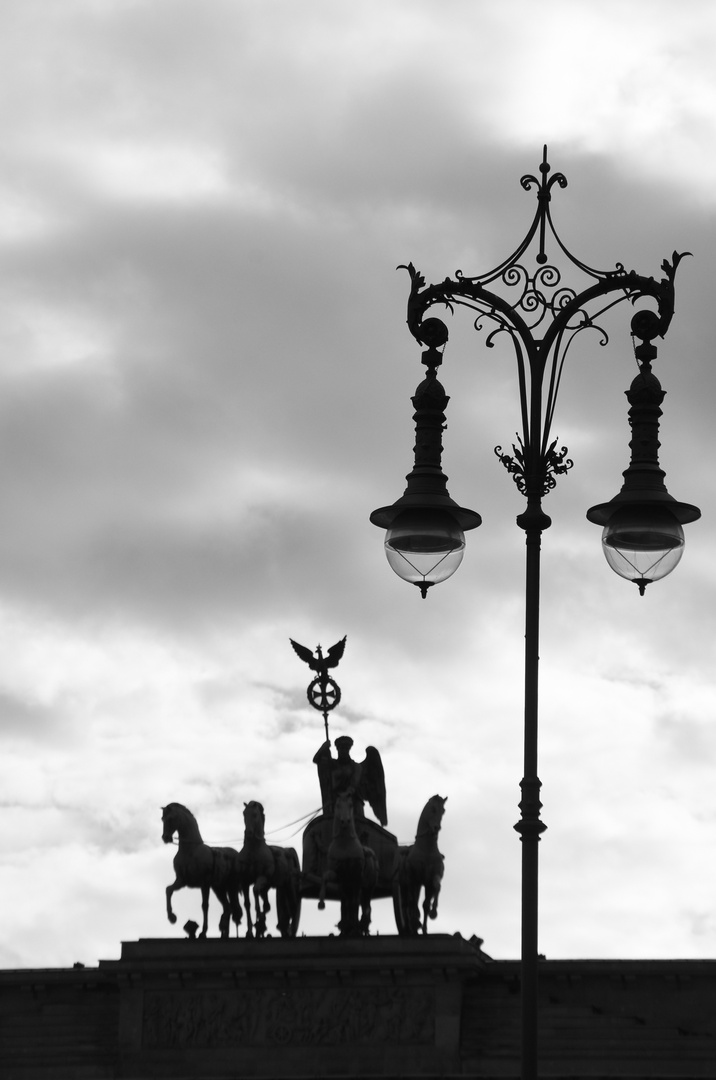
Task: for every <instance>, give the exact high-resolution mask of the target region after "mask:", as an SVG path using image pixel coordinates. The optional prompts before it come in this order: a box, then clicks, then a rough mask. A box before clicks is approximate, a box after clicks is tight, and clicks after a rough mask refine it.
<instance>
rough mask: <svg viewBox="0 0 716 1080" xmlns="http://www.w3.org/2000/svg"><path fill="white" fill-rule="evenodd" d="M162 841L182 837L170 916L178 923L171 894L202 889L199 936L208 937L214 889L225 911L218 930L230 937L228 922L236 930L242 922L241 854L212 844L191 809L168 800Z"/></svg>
mask: <svg viewBox="0 0 716 1080" xmlns="http://www.w3.org/2000/svg"><path fill="white" fill-rule="evenodd" d="M162 824H163V830H162V840H163V841H164V843H165V844H170V843H171V842H172V840H173V839H174V834H175V833H177V834H178V836H179V850H178V851H177V853H176V855H175V856H174V873H175V875H176V880H175V881H174V883H173V884H172V885H167V890H166V893H167V918H168V919H169V922H170V923H175V922H176V921H177V917H176V915H175V914H174V912H173V911H172V895H173V894H174V893H175V892H177V890H179V889H183V888H185V887H188V888H190V889H201V909H202V912H203V915H204V922H203V926H202V930H201V934H200V935H199V936H200V937H206V930H207V925H208V921H209V893H210V892H213V893H214V895H215V896H216V898H217V899H218V901H219V903H220V904H221V908H222V912H221V919H220V921H219V931H220V933H221V936H222V938H227V937H228V936H229V925H230V921H231V919H233V920H234V923H235V924H236V927H237V930H238V926H239V923H240V922H241V916H242V912H241V905H240V903H239V889H240V870H241V866H240V863H239V853H238V852H237V851H234V849H233V848H230V847H209V845H208V844H205V843H204V841H203V840H202V838H201V833H200V832H199V826H198V824H197V821H196V818H195V817H194V815H193V814H192V812H191V810H187V808H186V807H185V806H182V805H181V803H174V802H173V803H169V804H168V806H164V807H162Z"/></svg>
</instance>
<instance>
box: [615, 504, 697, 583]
mask: <svg viewBox="0 0 716 1080" xmlns="http://www.w3.org/2000/svg"><path fill="white" fill-rule="evenodd" d="M602 547H603V549H604V554H605V556H606V559H607V562H608V563H609V565H610V566H611V568H612V570H614V571H615V573H617V574H619V576H620V577H623V578H626V579H627V580H628V581H633V582H634V583H635V584H636V585H638V586H639V593H640V594H641V595H642V596H643V595H644V589H645V588H646V586H647V585H650V584H651V582H652V581H658V580H659V579H660V578H663V577H666V575H667V574H670V573H671V571H672V570H673V569H674V568H675V567H676V565H677V564H678V562H679V560H680V558H681V556H682V554H683V551H684V530H683V529H682V527H681V525H680V524H679V522H678V520H677V519H676V517H675V516H674V514H673V513H672V512H671V511H670V510H668V509H666V507H654V506H644V507H634V506H625V507H623V508H622V509H621V510H617V511H616V512H615V513H614V514H612V516H611V517H610V518H609V520H608V522H607V523H606V525H605V526H604V530H603V532H602Z"/></svg>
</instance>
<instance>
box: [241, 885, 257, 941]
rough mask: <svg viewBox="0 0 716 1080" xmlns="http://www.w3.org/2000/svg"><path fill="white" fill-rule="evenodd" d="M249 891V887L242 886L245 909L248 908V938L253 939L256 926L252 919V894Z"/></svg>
mask: <svg viewBox="0 0 716 1080" xmlns="http://www.w3.org/2000/svg"><path fill="white" fill-rule="evenodd" d="M249 889H250V886H249V885H242V887H241V890H242V892H243V894H244V907H245V908H246V936H247V938H252V937H253V936H254V924H253V922H252V919H251V894H250V892H249Z"/></svg>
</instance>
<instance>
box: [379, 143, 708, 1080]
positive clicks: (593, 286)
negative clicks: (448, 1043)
mask: <svg viewBox="0 0 716 1080" xmlns="http://www.w3.org/2000/svg"><path fill="white" fill-rule="evenodd" d="M550 172H551V168H550V165H549V164H548V162H547V147H545V148H544V156H543V160H542V163H541V165H540V167H539V173H540V176H539V178H538V177H536V176H532V175H527V176H523V177H522V179H521V181H520V183H521V184H522V187H523V188H524V189H525V190H526V191H529V190H530V189H532V188H533V187H536V189H537V211H536V213H535V216H534V220H533V221H532V225H531V226H530V229H529V231H528V233H527V235H526V236H525V238H524V240H523V241H522V243H521V244H520V245H519V247H518V248H517V250H516V251H515V252H514V253H513V254H512V255H510V256H509V258H507V259H505V261H504V262H502V263H500V265H499V266H497V267H496V268H495V269H493V270H491V271H489V272H488V273H486V274H481V275H479V276H477V277H465V276H464V275H463V274H462V272H461V271H457V272H456V276H455V278H454V279H451V278H446V279H445V280H444V281H443V282H441V283H440V284H438V285H427V286H426V284H425V279H424V277H423V276H422V274H420V273H419V272H418V271H417V270H416V269H415V267H414V266H413V265H412V263H410V264H408V266H406V267H405V269H407V270H408V272H409V274H410V278H411V290H410V296H409V299H408V327H409V329H410V332H411V333H412V334H413V337H415V338H416V340H417V341H418V342H419V343H420V344H421V345H423V346H425V351H424V352H423V354H422V362H423V364H424V365H425V367H426V369H427V371H426V375H425V378H424V379H423V381H422V382H421V383H420V385H419V386H418V388H417V390H416V391H415V395H414V397H413V399H412V401H413V406H414V409H415V416H414V419H415V464H414V466H413V469H412V470H411V472H410V473H409V474H408V476H407V477H406V479H407V487H406V489H405V492H404V494H403V495H402V496H401V497H400V498H399V499H398V500H397V501H396V502H394V503H393V504H392V505H391V506H383V507H381V508H380V509H378V510H375V511H373V513H372V514H371V516H370V520H371V521H372V522H373V524H374V525H378V526H379V527H380V528H383V529H385V530H386V536H385V550H386V554H387V556H388V561H389V563H390V565H391V567H392V568H393V570H395V572H396V573H397V574H398V575H399V576H400V577H402V578H404V579H405V580H406V581H409V582H412V583H413V584H415V585H417V586H418V588H419V589H420V591H421V594H422V596H423V598H425V596H426V595H427V591H428V589H429V588H430V587H431V586H433V585H435V584H437V583H438V582H440V581H444V580H445V579H446V578H448V577H450V575H451V574H453V573H454V572H455V570H456V569H457V568H458V566H459V565H460V562H461V561H462V555H463V550H464V547H465V532H466V531H468V530H470V529H474V528H477V526H478V525H480V523H481V520H482V519H481V518H480V515H479V514H478V513H476V512H475V511H474V510H468V509H465V508H464V507H462V506H459V505H458V504H457V503H456V502H455V501H454V500H453V499H452V498H451V497H450V495H449V493H448V490H447V477H446V476H445V474H444V473H443V471H442V465H441V458H442V432H443V430H444V428H445V408H446V406H447V403H448V400H449V399H448V397H447V395H446V394H445V391H444V389H443V387H442V385H441V384H440V382H439V381H438V378H437V369H438V368H439V366H440V364H441V363H442V359H443V356H442V350H443V348H444V346H445V344H446V342H447V340H448V330H447V327H446V326H445V324H444V323H443V322H442V321H441V320H440V319H437V318H434V317H428V318H426V317H425V315H426V312H428V311H429V310H430V308H432V307H433V305H435V304H441V305H443V306H444V307H446V308H448V309H449V311H450V312H451V313H452V312H454V309H455V307H456V306H461V307H466V308H469V309H471V310H472V311H473V312H476V313H477V314H476V316H475V318H474V325H475V328H476V329H478V330H481V329H483V328H484V327H488V328H489V333H488V334H487V337H486V341H485V344H486V345H487V346H488V347H492V345H493V344H494V340H495V338H496V337H497V335H498V334H501V333H506V334H507V335H508V336H509V338H510V340H511V342H512V345H513V347H514V350H515V357H516V361H517V375H518V387H519V400H520V409H521V420H522V433H521V435H520V434H518V436H517V445H513V447H512V454H508V453H504V452H503V449H502V447H501V446H498V447H496V448H495V453H496V454H497V456H498V457H499V459H500V461H501V462H502V464H503V465H504V466H505V468H506V469H507V471H508V472H509V473H510V474H511V475H512V478H513V480H514V482H515V483H516V485H517V487H518V489H519V491H520V492H521V493H522V495H524V497H525V499H526V502H527V505H526V508H525V510H524V512H523V513H521V514H520V515H519V516H518V518H517V524H518V525H519V527H520V528H521V529H523V530H524V532H525V539H526V592H525V727H524V776H523V779H522V781H521V785H520V787H521V790H522V800H521V802H520V810H521V818H520V821H519V822H518V823H517V825H515V829H516V830H517V831H518V832H519V834H520V839H521V841H522V958H521V973H522V1048H521V1053H522V1076H523V1078H524V1080H528V1078H533V1077H536V1076H537V1060H538V1059H537V968H538V948H537V924H538V893H537V883H538V844H539V839H540V834H541V833H542V832H543V831H544V830H545V828H546V826H545V824H544V823H543V822H542V821H541V819H540V809H541V806H542V804H541V802H540V787H541V785H540V781H539V778H538V775H537V728H538V685H539V680H538V665H539V588H540V550H541V537H542V533H543V531H544V530H545V529H547V528H549V526H550V525H551V520H550V518H549V517H548V516H547V514H546V513H545V512H544V510H543V509H542V500H543V498H544V497H545V496H546V495H547V494H548V493H549V492H550V491H551V490H552V488H554V487H555V485H556V481H557V477H558V476H559V475H561V474H563V473H566V472H567V471H568V470H569V469H570V468H571V467H572V461H571V460H570V459H569V458H568V457H567V448H566V447H560V448H558V446H557V440H556V439H554V440H552V439H551V430H552V420H553V417H554V411H555V406H556V401H557V394H558V391H559V386H560V381H561V376H562V370H563V366H564V362H565V359H566V356H567V352H568V350H569V347H570V345H571V343H572V341H573V339H574V338H575V337H576V335H577V334H579V333H581V332H582V331H584V330H592V329H594V330H597V331H598V332H599V334H600V335H601V344H606V341H607V340H608V339H607V334H606V333H605V331H604V330H603V328H602V327H600V326H598V325H597V323H596V321H595V320H597V319H599V318H600V317H601V316H602V315H603V314H604V313H605V312H606V311H608V310H609V309H610V308H612V307H614V306H615V305H617V304H619V303H621V302H622V301H624V300H628V301H630V302H631V303H632V304H636V302H637V301H642V300H645V299H649V300H651V304H652V306H651V307H647V308H641V309H640V310H638V311H637V312H636V314H635V315H634V317H633V318H632V320H631V330H632V336H633V338H634V342H635V348H634V353H635V356H636V361H637V365H638V368H639V370H638V374H637V376H636V378H635V379H634V381H633V382H632V384H631V387H630V388H629V390H628V391H627V392H626V396H627V399H628V401H629V404H630V406H631V408H630V410H629V423H630V426H631V433H632V437H631V442H630V447H631V452H632V457H631V463H630V465H629V467H628V468H627V469H626V470H625V472H624V484H623V486H622V488H621V491H620V492H619V493H618V494H617V495H616V496H615V497H614V498H613V499H611V501H609V502H606V503H601V504H599V505H597V506H593V507H592V508H591V509H590V510H588V512H587V517H588V519H589V520H590V521H593V522H594V523H595V524H598V525H602V526H603V532H602V546H603V550H604V553H605V555H606V558H607V561H608V563H609V565H610V566H611V567H612V569H613V570H615V571H616V572H617V573H618V574H620V575H621V576H622V577H625V578H627V579H628V580H631V581H633V582H635V584H636V585H637V586H638V588H639V592H640V593H641V594H642V595H643V593H644V590H645V588H646V586H647V585H648V584H650V583H651V582H653V581H656V580H658V579H659V578H662V577H664V576H665V575H666V574H668V573H670V572H671V570H673V569H674V567H675V566H676V564H677V563H678V561H679V559H680V558H681V554H682V551H683V545H684V533H683V528H682V526H683V525H685V524H686V523H688V522H690V521H695V520H696V519H697V518H698V517H700V511H699V510H698V508H697V507H695V506H692V505H690V504H689V503H681V502H677V500H676V499H674V498H673V497H672V496H671V495H670V494H669V492H668V491H667V490H666V486H665V484H664V472H663V470H662V469H661V468H660V466H659V459H658V449H659V438H658V434H659V417H660V416H661V408H660V406H661V403H662V401H663V398H664V391H663V390H662V389H661V386H660V384H659V381H658V380H657V378H656V376H655V375H654V374H653V372H652V370H651V364H652V362H653V360H654V359H655V357H656V348H655V346H654V340H655V339H656V338H659V337H663V336H664V334H665V333H666V331H667V329H668V326H669V323H670V322H671V318H672V315H673V313H674V277H675V274H676V270H677V267H678V265H679V262H680V260H681V258H682V257H683V256H682V255H679V254H677V253H676V252H674V254H673V256H672V259H671V262H669V261H667V260H665V261H664V262H663V263H662V271H663V273H664V277H663V278H661V279H660V280H658V281H657V280H655V279H654V278H653V277H643V276H642V275H640V274H637V273H635V272H634V271H626V270H625V269H624V266H623V265H622V264H621V263H617V265H616V267H615V269H614V270H609V271H600V270H593V269H591V268H590V267H589V266H587V265H586V264H585V263H583V262H581V261H580V260H579V259H577V258H575V256H574V255H572V254H571V253H570V252H569V251H568V249H567V248H566V247H565V245H564V244H563V243H562V241H561V239H560V238H559V236H558V235H557V232H556V230H555V228H554V224H553V222H552V217H551V213H550V201H551V197H552V188H553V186H554V185H555V184H558V185H559V187H562V188H564V187H566V186H567V181H566V179H565V177H564V176H563V175H562V173H553V174H552V175H551V176H550ZM548 231H549V233H550V234H551V236H552V237H553V239H554V241H555V242H556V244H557V246H558V248H559V249H560V251H561V252H562V254H563V256H564V257H565V259H566V260H568V261H569V262H570V263H572V264H573V266H575V267H577V269H578V270H579V271H580V272H581V273H582V274H583V275H585V276H586V277H587V278H588V279H589V283H588V284H587V286H586V287H585V288H584V289H583V290H582V291H581V292H577V291H576V290H575V289H573V288H572V287H570V286H567V285H564V284H563V283H562V275H561V272H560V270H559V269H558V268H557V267H556V266H554V265H552V264H550V263H549V262H548V260H547V254H546V250H545V241H546V239H547V233H548ZM535 247H536V248H537V251H536V254H535V256H534V261H535V263H536V267H535V269H534V270H533V271H531V272H530V270H528V268H527V266H526V265H524V261H523V257H524V256H526V255H527V252H528V250H530V249H534V248H535ZM495 290H499V291H495ZM654 309H655V310H654Z"/></svg>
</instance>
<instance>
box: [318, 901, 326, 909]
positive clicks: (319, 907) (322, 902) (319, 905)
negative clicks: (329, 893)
mask: <svg viewBox="0 0 716 1080" xmlns="http://www.w3.org/2000/svg"><path fill="white" fill-rule="evenodd" d="M325 908H326V901H325V900H319V901H318V910H319V911H325Z"/></svg>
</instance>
